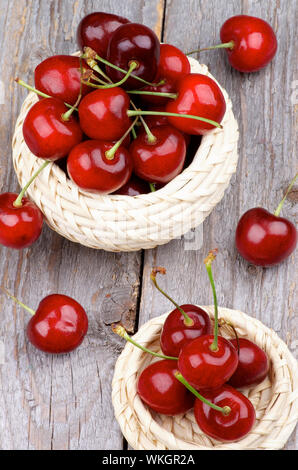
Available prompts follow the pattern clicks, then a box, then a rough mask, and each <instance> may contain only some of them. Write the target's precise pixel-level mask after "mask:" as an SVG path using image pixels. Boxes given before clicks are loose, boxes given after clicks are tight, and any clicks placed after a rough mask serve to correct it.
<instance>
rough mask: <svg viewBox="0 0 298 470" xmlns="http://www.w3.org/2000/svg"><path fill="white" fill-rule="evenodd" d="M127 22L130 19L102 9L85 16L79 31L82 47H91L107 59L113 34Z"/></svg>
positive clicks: (79, 41)
mask: <svg viewBox="0 0 298 470" xmlns="http://www.w3.org/2000/svg"><path fill="white" fill-rule="evenodd" d="M125 23H129V20H127V19H126V18H123V17H122V16H118V15H113V14H112V13H104V12H102V11H100V12H95V13H91V14H90V15H87V16H85V17H84V18H83V19H82V20H81V22H80V24H79V27H78V33H77V36H78V43H79V46H80V48H81V49H82V50H83V48H84V47H91V49H93V50H94V51H95V52H97V54H98V55H99V56H101V57H103V58H104V59H105V58H106V55H107V50H108V44H109V40H110V38H111V36H112V34H113V33H114V31H116V29H117V28H119V26H121V25H123V24H125Z"/></svg>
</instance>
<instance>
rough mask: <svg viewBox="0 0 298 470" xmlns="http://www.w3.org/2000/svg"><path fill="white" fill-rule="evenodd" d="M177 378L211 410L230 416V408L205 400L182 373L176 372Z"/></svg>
mask: <svg viewBox="0 0 298 470" xmlns="http://www.w3.org/2000/svg"><path fill="white" fill-rule="evenodd" d="M175 377H176V379H177V380H179V382H181V383H182V384H183V385H184V386H185V387H186V388H187V389H188V390H189V391H190V392H192V393H193V394H194V396H195V397H196V398H198V399H199V400H201V401H202V402H203V403H205V404H206V405H208V406H210V407H211V408H213V409H214V410H216V411H220V412H221V413H222V414H223V415H224V416H228V415H229V414H230V413H231V408H230V407H229V406H223V407H221V406H217V405H215V404H214V403H212V402H211V401H209V400H207V399H206V398H204V397H203V396H202V395H201V394H200V393H199V392H198V391H197V390H196V389H195V388H193V387H192V386H191V385H190V384H189V383H188V382H187V380H186V379H185V378H184V377H183V375H182V374H180V372H175Z"/></svg>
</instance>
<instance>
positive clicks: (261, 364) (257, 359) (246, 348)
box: [229, 338, 269, 388]
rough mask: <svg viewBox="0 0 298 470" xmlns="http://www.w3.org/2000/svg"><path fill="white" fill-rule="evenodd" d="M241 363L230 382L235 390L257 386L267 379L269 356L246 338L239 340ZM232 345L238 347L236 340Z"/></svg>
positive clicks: (233, 340) (232, 341)
mask: <svg viewBox="0 0 298 470" xmlns="http://www.w3.org/2000/svg"><path fill="white" fill-rule="evenodd" d="M238 342H239V354H238V357H239V362H238V366H237V369H236V371H235V372H234V374H233V375H232V377H231V378H230V380H229V384H230V385H232V387H235V388H242V387H247V386H250V385H257V384H259V383H261V382H263V380H264V379H265V377H266V375H267V374H268V370H269V362H268V357H267V354H266V353H265V352H264V351H263V350H262V349H261V348H259V346H257V345H256V344H255V343H253V342H252V341H250V340H249V339H246V338H239V339H238ZM231 343H232V344H233V345H234V346H235V348H237V347H238V343H237V340H236V339H232V340H231Z"/></svg>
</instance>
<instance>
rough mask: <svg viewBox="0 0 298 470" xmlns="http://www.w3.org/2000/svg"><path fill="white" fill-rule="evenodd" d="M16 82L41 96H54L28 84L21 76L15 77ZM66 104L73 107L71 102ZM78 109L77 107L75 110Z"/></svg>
mask: <svg viewBox="0 0 298 470" xmlns="http://www.w3.org/2000/svg"><path fill="white" fill-rule="evenodd" d="M15 82H16V83H18V84H19V85H21V86H23V87H24V88H27V90H29V91H33V93H36V94H37V95H39V96H41V97H42V98H52V96H50V95H47V94H46V93H43V92H42V91H39V90H37V89H36V88H34V87H32V86H30V85H28V83H25V82H24V81H23V80H20V79H19V78H15ZM64 104H65V106H67V107H68V108H72V107H73V106H72V105H71V104H69V103H64ZM75 111H77V109H76V110H75Z"/></svg>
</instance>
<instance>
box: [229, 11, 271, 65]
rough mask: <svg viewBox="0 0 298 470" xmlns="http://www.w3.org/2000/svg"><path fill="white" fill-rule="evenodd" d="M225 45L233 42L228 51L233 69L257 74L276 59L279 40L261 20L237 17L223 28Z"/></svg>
mask: <svg viewBox="0 0 298 470" xmlns="http://www.w3.org/2000/svg"><path fill="white" fill-rule="evenodd" d="M220 39H221V41H222V42H223V43H229V42H231V41H232V42H233V45H232V47H231V48H228V49H226V51H227V54H228V59H229V62H230V64H231V65H232V67H234V68H235V69H237V70H239V71H240V72H256V71H257V70H260V69H262V68H263V67H265V66H266V65H267V64H268V63H269V62H270V61H271V60H272V59H273V57H274V55H275V53H276V50H277V40H276V36H275V33H274V31H273V29H272V27H271V26H270V25H269V24H268V23H267V22H266V21H264V20H262V19H261V18H255V17H254V16H248V15H237V16H233V17H232V18H229V19H228V20H227V21H226V22H225V23H224V24H223V25H222V27H221V30H220Z"/></svg>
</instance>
